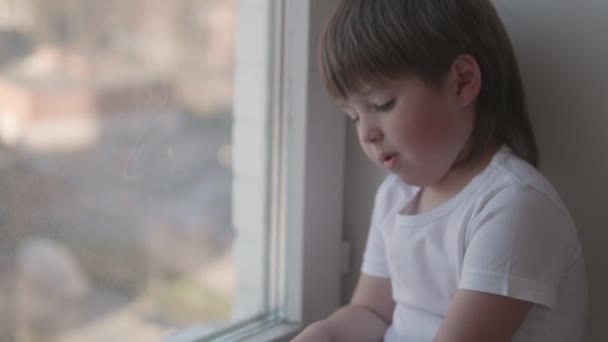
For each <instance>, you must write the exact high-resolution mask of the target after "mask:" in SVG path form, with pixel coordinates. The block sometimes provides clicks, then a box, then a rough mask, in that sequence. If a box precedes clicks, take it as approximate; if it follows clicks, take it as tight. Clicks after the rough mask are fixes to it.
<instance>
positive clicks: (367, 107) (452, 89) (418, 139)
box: [340, 78, 474, 186]
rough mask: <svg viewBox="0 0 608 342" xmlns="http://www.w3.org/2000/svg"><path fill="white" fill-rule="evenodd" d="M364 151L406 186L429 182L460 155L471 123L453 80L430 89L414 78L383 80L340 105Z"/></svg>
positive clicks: (471, 115)
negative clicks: (350, 121)
mask: <svg viewBox="0 0 608 342" xmlns="http://www.w3.org/2000/svg"><path fill="white" fill-rule="evenodd" d="M340 106H341V107H342V109H343V110H344V111H345V112H346V113H347V115H348V116H349V117H350V118H351V119H352V121H353V123H354V125H355V126H356V129H357V134H358V136H359V142H360V144H361V147H362V148H363V151H364V152H365V154H366V155H367V156H368V157H369V159H371V160H372V161H373V162H374V163H376V164H378V165H379V166H381V167H383V168H385V169H387V170H389V171H391V172H393V173H395V174H397V175H399V177H400V178H401V179H402V180H403V181H404V182H405V183H407V184H411V185H416V186H431V185H434V184H437V183H438V182H439V181H440V180H441V179H443V177H445V176H446V175H447V173H448V172H449V171H450V169H451V167H452V166H453V165H454V163H455V162H456V160H457V158H458V157H459V156H460V155H461V153H462V151H463V149H464V147H465V144H466V143H467V141H468V139H469V137H470V135H471V132H472V129H473V123H474V111H473V110H471V108H470V106H468V105H465V103H464V102H463V101H462V95H461V93H460V92H459V91H458V82H451V81H450V79H449V78H447V79H446V82H445V84H444V85H442V86H441V87H440V88H432V87H429V86H427V85H426V84H425V83H424V82H422V81H421V80H419V79H416V78H408V79H403V80H400V81H391V82H385V83H383V84H377V85H374V86H371V87H367V88H366V89H363V90H362V91H360V92H357V93H355V94H351V95H350V96H349V97H348V98H347V99H346V100H345V101H342V102H341V103H340Z"/></svg>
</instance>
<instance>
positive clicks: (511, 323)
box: [433, 290, 532, 342]
mask: <svg viewBox="0 0 608 342" xmlns="http://www.w3.org/2000/svg"><path fill="white" fill-rule="evenodd" d="M531 307H532V304H531V303H530V302H525V301H521V300H518V299H515V298H510V297H504V296H499V295H494V294H489V293H483V292H477V291H469V290H458V292H456V295H454V298H453V299H452V302H451V304H450V306H449V307H448V313H447V314H446V316H445V318H444V320H443V323H442V324H441V326H440V328H439V332H438V333H437V335H436V336H435V338H434V339H433V342H447V341H449V342H465V341H466V342H482V341H483V342H485V341H496V342H502V341H505V342H508V341H511V339H512V338H513V336H514V335H515V333H516V332H517V330H518V329H519V326H520V325H521V323H522V322H523V321H524V319H525V318H526V315H527V314H528V311H529V310H530V308H531Z"/></svg>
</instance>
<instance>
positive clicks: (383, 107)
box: [374, 99, 395, 112]
mask: <svg viewBox="0 0 608 342" xmlns="http://www.w3.org/2000/svg"><path fill="white" fill-rule="evenodd" d="M393 107H395V99H392V100H390V101H388V102H385V103H384V104H381V105H374V110H375V111H377V112H388V111H389V110H391V109H393Z"/></svg>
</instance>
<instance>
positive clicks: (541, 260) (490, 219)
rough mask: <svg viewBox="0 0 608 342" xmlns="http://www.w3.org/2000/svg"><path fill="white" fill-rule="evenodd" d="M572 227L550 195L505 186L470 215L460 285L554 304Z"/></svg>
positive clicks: (527, 187)
mask: <svg viewBox="0 0 608 342" xmlns="http://www.w3.org/2000/svg"><path fill="white" fill-rule="evenodd" d="M573 230H574V223H573V222H572V220H571V218H570V215H569V214H568V212H567V211H566V209H565V208H564V207H562V206H560V205H559V204H558V202H556V201H555V200H553V199H551V198H549V197H548V196H547V195H545V194H543V193H541V192H540V191H538V190H536V189H534V188H532V187H530V186H526V185H521V186H512V187H510V188H506V189H503V190H502V191H500V192H499V193H498V194H496V195H495V196H494V197H492V198H491V199H490V200H488V202H487V203H486V204H485V205H484V206H483V208H482V209H481V210H480V212H479V213H478V214H477V215H476V216H475V218H474V219H473V220H472V224H471V226H470V229H469V231H468V245H467V247H466V251H465V256H464V261H463V269H462V273H461V281H460V288H462V289H468V290H474V291H480V292H486V293H492V294H498V295H503V296H508V297H513V298H517V299H520V300H524V301H528V302H532V303H536V304H540V305H543V306H546V307H549V308H553V307H554V306H555V301H556V297H557V290H558V287H559V282H560V277H561V274H562V269H563V266H564V264H565V258H566V255H565V254H566V247H567V240H568V238H569V237H570V236H571V234H570V232H571V231H573Z"/></svg>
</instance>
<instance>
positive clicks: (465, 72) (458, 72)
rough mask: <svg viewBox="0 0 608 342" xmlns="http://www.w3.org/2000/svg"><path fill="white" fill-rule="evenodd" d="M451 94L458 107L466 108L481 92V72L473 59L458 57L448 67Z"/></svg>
mask: <svg viewBox="0 0 608 342" xmlns="http://www.w3.org/2000/svg"><path fill="white" fill-rule="evenodd" d="M450 76H451V77H450V78H451V79H452V87H451V89H452V90H453V92H452V94H453V95H454V96H455V97H456V101H457V102H458V104H459V105H461V106H463V107H466V106H468V105H470V104H472V103H474V102H475V100H476V99H477V96H478V95H479V92H480V90H481V70H480V69H479V64H477V60H476V59H475V57H473V56H471V55H460V56H458V57H456V58H455V59H454V61H453V62H452V66H451V67H450Z"/></svg>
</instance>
